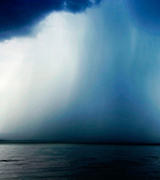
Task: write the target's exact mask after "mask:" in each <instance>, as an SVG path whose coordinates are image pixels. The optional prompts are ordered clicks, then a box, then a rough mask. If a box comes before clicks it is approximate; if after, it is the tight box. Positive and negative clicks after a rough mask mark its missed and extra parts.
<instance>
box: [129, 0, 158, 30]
mask: <svg viewBox="0 0 160 180" xmlns="http://www.w3.org/2000/svg"><path fill="white" fill-rule="evenodd" d="M128 4H129V7H130V9H131V13H132V15H133V17H134V18H135V20H136V22H137V23H138V24H139V25H141V26H142V27H143V28H146V29H149V30H154V31H157V32H158V31H159V30H160V0H155V1H153V0H132V1H130V0H128Z"/></svg>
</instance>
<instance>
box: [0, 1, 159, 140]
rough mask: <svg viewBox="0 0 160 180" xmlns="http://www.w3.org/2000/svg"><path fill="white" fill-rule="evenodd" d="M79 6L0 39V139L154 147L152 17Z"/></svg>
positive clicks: (129, 8)
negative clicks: (26, 32)
mask: <svg viewBox="0 0 160 180" xmlns="http://www.w3.org/2000/svg"><path fill="white" fill-rule="evenodd" d="M146 2H147V3H150V4H151V3H152V2H151V1H149V0H147V1H146ZM143 3H144V4H145V2H143ZM144 4H143V5H144ZM156 6H157V4H154V3H153V4H152V6H151V8H152V9H154V8H155V7H156ZM56 7H57V6H56ZM77 7H80V6H77ZM82 7H85V8H82V9H81V10H76V12H81V13H73V12H75V9H74V11H73V10H68V11H59V12H55V11H53V12H52V13H50V14H48V15H46V18H43V19H41V20H39V21H38V23H37V24H36V26H34V28H33V27H32V28H33V30H32V34H31V35H28V36H26V35H25V36H22V35H23V33H22V34H21V37H19V36H17V35H14V32H12V33H11V34H10V35H9V36H7V37H10V38H8V39H6V40H3V41H1V43H0V54H1V57H0V69H1V71H0V99H1V101H0V106H1V107H2V108H1V109H0V117H1V119H2V120H1V122H0V132H1V133H3V134H2V137H4V138H5V137H7V138H12V139H43V140H53V141H61V142H63V141H65V142H66V141H69V142H159V140H160V133H159V128H160V123H159V118H160V113H159V105H160V95H159V89H160V87H159V78H160V74H159V68H160V65H159V58H160V53H159V52H160V41H159V37H160V35H159V33H158V29H159V25H158V24H159V20H158V18H156V20H155V19H154V16H153V15H152V13H151V14H150V15H148V16H145V15H144V11H145V12H146V10H145V8H144V9H143V8H142V9H139V7H142V5H141V4H139V3H138V1H133V3H129V1H127V0H126V1H121V0H120V1H119V0H115V1H111V0H108V1H102V2H101V3H100V4H98V5H97V6H96V5H95V6H92V8H88V9H87V8H86V7H90V6H82ZM143 7H144V6H143ZM82 10H85V11H84V12H82ZM151 12H152V11H151ZM146 13H148V14H149V12H146ZM156 13H157V14H156V17H158V16H159V14H158V11H156ZM145 19H147V20H148V21H147V22H148V24H150V22H154V23H152V24H150V26H149V25H148V24H147V22H146V21H145V22H146V23H144V20H145ZM148 26H149V27H151V28H149V27H148ZM19 28H21V26H20V27H19ZM5 134H6V135H5Z"/></svg>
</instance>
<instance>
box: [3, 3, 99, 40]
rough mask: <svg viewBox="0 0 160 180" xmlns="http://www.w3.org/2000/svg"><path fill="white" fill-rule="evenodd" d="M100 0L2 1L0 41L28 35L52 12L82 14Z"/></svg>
mask: <svg viewBox="0 0 160 180" xmlns="http://www.w3.org/2000/svg"><path fill="white" fill-rule="evenodd" d="M99 2H100V0H95V1H90V0H23V1H22V0H0V39H6V38H10V37H12V36H21V35H26V34H28V33H30V32H31V30H32V28H33V26H34V25H35V24H36V23H38V22H39V21H40V20H41V19H42V18H44V17H45V16H46V15H47V14H49V13H50V12H52V11H60V10H66V11H70V12H73V13H76V12H82V11H84V10H85V9H87V8H88V7H91V6H92V5H94V4H98V3H99Z"/></svg>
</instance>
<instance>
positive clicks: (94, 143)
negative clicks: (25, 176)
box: [0, 140, 160, 146]
mask: <svg viewBox="0 0 160 180" xmlns="http://www.w3.org/2000/svg"><path fill="white" fill-rule="evenodd" d="M1 144H75V145H80V144H81V145H83V144H84V145H124V146H132V145H134V146H135V145H136V146H160V143H124V142H122V143H120V142H118V143H111V142H109V143H107V142H106V143H97V142H56V141H43V140H0V145H1Z"/></svg>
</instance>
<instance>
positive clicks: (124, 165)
mask: <svg viewBox="0 0 160 180" xmlns="http://www.w3.org/2000/svg"><path fill="white" fill-rule="evenodd" d="M0 179H4V180H5V179H12V180H14V179H16V180H21V179H22V180H23V179H45V180H50V179H54V180H86V179H93V180H95V179H97V180H99V179H109V180H110V179H160V146H131V145H130V146H127V145H125V146H124V145H123V146H121V145H83V144H79V145H73V144H15V145H14V144H3V145H2V144H1V145H0Z"/></svg>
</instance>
